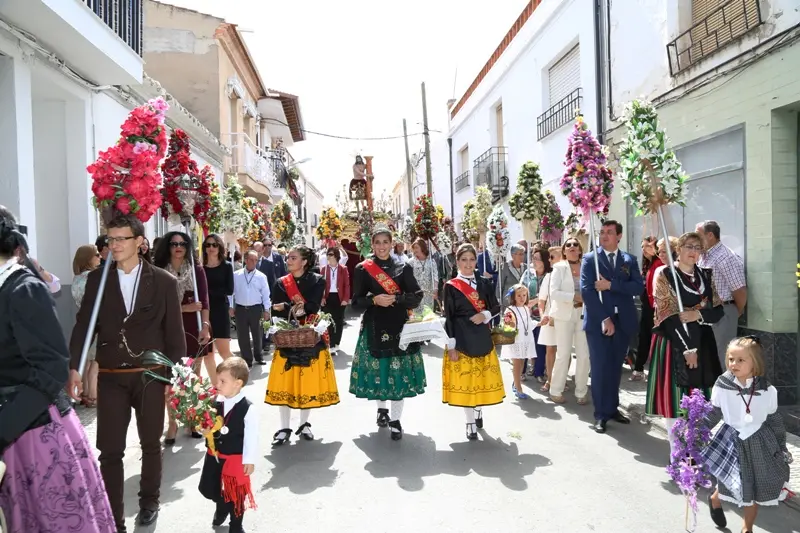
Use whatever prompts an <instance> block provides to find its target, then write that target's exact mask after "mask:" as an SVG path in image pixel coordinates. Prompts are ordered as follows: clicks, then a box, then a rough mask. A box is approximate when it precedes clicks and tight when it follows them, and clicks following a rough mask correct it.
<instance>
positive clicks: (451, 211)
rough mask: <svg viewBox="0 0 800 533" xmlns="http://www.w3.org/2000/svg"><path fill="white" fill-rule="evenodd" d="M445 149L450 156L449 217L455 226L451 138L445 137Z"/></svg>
mask: <svg viewBox="0 0 800 533" xmlns="http://www.w3.org/2000/svg"><path fill="white" fill-rule="evenodd" d="M447 151H448V156H449V158H450V217H451V218H452V219H453V225H454V226H455V218H456V196H455V191H454V190H453V138H452V137H448V138H447Z"/></svg>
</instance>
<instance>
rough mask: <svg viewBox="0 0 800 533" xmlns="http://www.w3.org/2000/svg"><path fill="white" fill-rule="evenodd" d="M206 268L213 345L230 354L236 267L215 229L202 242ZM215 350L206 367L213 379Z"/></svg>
mask: <svg viewBox="0 0 800 533" xmlns="http://www.w3.org/2000/svg"><path fill="white" fill-rule="evenodd" d="M202 253H203V270H204V271H205V274H206V283H207V284H208V316H209V322H210V323H211V333H212V335H213V337H214V348H216V351H217V352H219V355H220V357H222V359H227V358H229V357H230V356H231V320H230V313H229V309H230V304H229V302H228V297H229V296H231V295H232V294H233V267H232V266H231V264H230V263H229V262H228V261H227V260H226V258H225V242H224V241H223V240H222V238H221V237H220V236H219V235H217V234H215V233H212V234H210V235H209V236H208V237H206V240H205V242H203V252H202ZM211 355H213V353H209V356H207V357H206V359H205V361H206V370H208V375H209V377H211V378H212V381H215V380H214V377H216V368H214V367H215V364H216V362H215V361H214V358H213V357H211Z"/></svg>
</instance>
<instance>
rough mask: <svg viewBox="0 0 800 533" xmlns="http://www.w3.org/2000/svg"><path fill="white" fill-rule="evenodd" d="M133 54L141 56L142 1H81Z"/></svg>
mask: <svg viewBox="0 0 800 533" xmlns="http://www.w3.org/2000/svg"><path fill="white" fill-rule="evenodd" d="M83 3H84V4H86V5H87V6H88V7H89V9H91V10H92V11H93V12H94V14H95V15H97V16H98V17H100V19H101V20H102V21H103V22H105V23H106V26H108V27H109V28H111V31H113V32H114V33H116V34H117V35H118V36H119V38H120V39H122V40H123V41H125V43H126V44H127V45H128V46H130V47H131V48H132V49H133V51H134V52H136V53H137V54H139V55H140V56H141V55H142V26H143V24H144V10H143V5H144V0H83Z"/></svg>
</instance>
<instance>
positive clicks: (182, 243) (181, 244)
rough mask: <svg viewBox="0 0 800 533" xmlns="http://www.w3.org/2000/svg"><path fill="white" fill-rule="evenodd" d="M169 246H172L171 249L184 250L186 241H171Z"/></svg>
mask: <svg viewBox="0 0 800 533" xmlns="http://www.w3.org/2000/svg"><path fill="white" fill-rule="evenodd" d="M169 245H170V246H172V247H173V248H186V241H180V242H178V241H173V242H171V243H169Z"/></svg>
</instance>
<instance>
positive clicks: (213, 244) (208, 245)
mask: <svg viewBox="0 0 800 533" xmlns="http://www.w3.org/2000/svg"><path fill="white" fill-rule="evenodd" d="M205 247H206V248H219V244H217V243H215V242H207V243H206V244H205Z"/></svg>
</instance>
